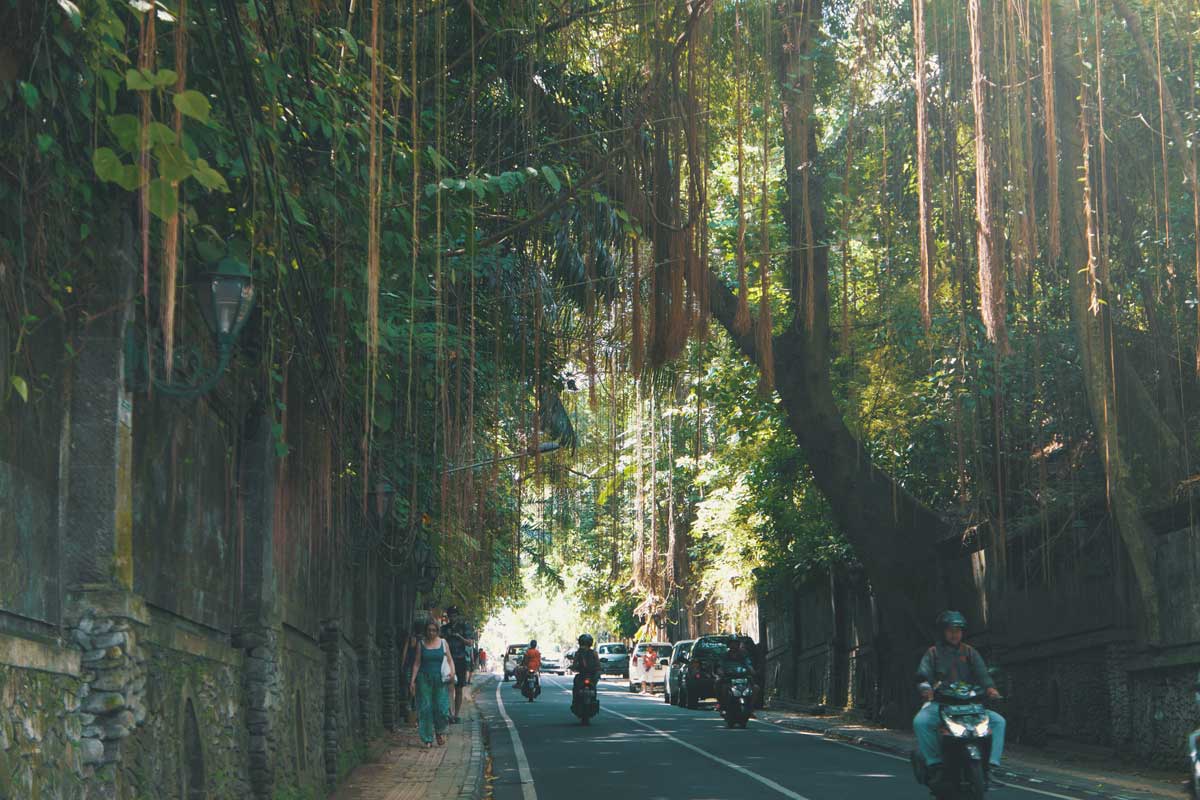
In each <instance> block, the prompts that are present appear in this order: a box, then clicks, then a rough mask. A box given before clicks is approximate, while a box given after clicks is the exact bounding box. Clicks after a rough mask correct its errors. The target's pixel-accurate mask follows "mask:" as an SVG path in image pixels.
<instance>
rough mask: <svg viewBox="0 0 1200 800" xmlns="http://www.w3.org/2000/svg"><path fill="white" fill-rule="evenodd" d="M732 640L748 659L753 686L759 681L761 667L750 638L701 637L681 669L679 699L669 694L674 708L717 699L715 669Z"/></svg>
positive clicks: (693, 705)
mask: <svg viewBox="0 0 1200 800" xmlns="http://www.w3.org/2000/svg"><path fill="white" fill-rule="evenodd" d="M735 639H740V640H741V642H742V647H743V649H744V650H745V651H746V654H747V655H748V656H750V659H751V664H752V666H753V667H754V670H755V673H756V678H755V683H758V682H759V681H761V680H762V671H761V667H760V665H759V664H758V663H757V659H755V657H754V656H755V654H756V652H757V649H756V648H755V646H754V640H753V639H751V638H750V637H749V636H733V635H731V634H722V635H716V636H701V637H700V638H699V639H697V640H696V642H695V644H693V645H692V648H691V652H689V653H688V660H687V663H686V665H683V669H681V670H680V676H679V682H678V684H677V686H678V692H679V695H678V699H677V700H675V697H674V695H672V700H674V702H675V703H676V704H677V705H681V706H685V707H687V708H696V707H697V705H698V704H699V703H700V701H701V700H706V699H708V698H712V697H716V696H717V678H718V677H719V676H718V670H719V668H720V665H721V659H722V658H724V656H725V653H727V652H728V651H729V646H730V645H731V644H733V641H734V640H735ZM673 678H674V670H672V676H671V679H673ZM755 694H757V692H756V693H755Z"/></svg>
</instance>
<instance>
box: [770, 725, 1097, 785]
mask: <svg viewBox="0 0 1200 800" xmlns="http://www.w3.org/2000/svg"><path fill="white" fill-rule="evenodd" d="M751 722H757V723H759V724H760V725H762V726H764V727H766V728H769V729H770V730H773V731H779V732H780V733H785V734H790V735H793V736H795V735H800V736H812V737H813V738H815V739H817V740H819V741H822V742H825V743H826V744H836V745H840V746H841V747H849V748H850V749H851V750H858V751H859V752H862V753H867V754H869V755H873V756H881V757H883V758H890V759H893V760H895V761H903V762H904V763H906V764H907V763H909V760H908V759H907V758H904V757H903V756H898V755H896V754H895V753H885V752H883V751H882V750H873V749H871V748H868V747H860V746H859V745H856V744H851V743H850V742H843V741H842V740H840V739H827V738H825V737H824V736H823V735H822V734H820V733H818V732H816V731H799V730H795V729H789V728H787V727H786V726H784V725H779V724H776V723H773V722H767V721H766V720H762V719H754V720H751ZM993 782H994V783H996V784H998V785H1000V786H1003V787H1004V788H1005V789H1015V790H1016V791H1018V792H1031V793H1032V794H1040V795H1044V796H1046V797H1057V798H1059V800H1081V798H1079V797H1077V796H1072V795H1068V794H1056V793H1054V792H1047V791H1046V790H1044V789H1035V788H1033V787H1032V786H1022V785H1021V784H1019V783H1005V782H1004V781H1001V780H996V779H993Z"/></svg>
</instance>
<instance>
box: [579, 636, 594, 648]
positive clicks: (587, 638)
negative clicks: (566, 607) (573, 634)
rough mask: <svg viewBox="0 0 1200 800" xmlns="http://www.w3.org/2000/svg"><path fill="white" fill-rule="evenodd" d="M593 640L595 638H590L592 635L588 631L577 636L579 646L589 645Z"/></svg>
mask: <svg viewBox="0 0 1200 800" xmlns="http://www.w3.org/2000/svg"><path fill="white" fill-rule="evenodd" d="M594 641H595V639H593V638H592V635H591V634H590V633H585V634H583V635H582V636H580V637H579V646H580V647H591V646H592V642H594Z"/></svg>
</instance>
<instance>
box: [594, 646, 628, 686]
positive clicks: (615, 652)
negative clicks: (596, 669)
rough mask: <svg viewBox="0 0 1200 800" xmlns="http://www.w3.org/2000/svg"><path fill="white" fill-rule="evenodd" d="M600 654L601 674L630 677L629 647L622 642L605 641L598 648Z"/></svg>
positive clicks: (597, 652) (597, 653)
mask: <svg viewBox="0 0 1200 800" xmlns="http://www.w3.org/2000/svg"><path fill="white" fill-rule="evenodd" d="M596 655H598V656H600V674H601V675H620V676H621V677H622V678H628V677H629V648H628V647H626V646H625V645H624V644H622V643H621V642H604V643H603V644H601V645H600V646H599V647H597V648H596Z"/></svg>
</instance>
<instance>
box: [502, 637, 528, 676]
mask: <svg viewBox="0 0 1200 800" xmlns="http://www.w3.org/2000/svg"><path fill="white" fill-rule="evenodd" d="M528 649H529V645H527V644H510V645H509V646H508V649H507V650H505V651H504V680H506V681H507V680H508V679H509V678H512V677H513V676H515V675H516V674H517V667H519V666H521V656H523V655H525V651H526V650H528Z"/></svg>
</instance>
